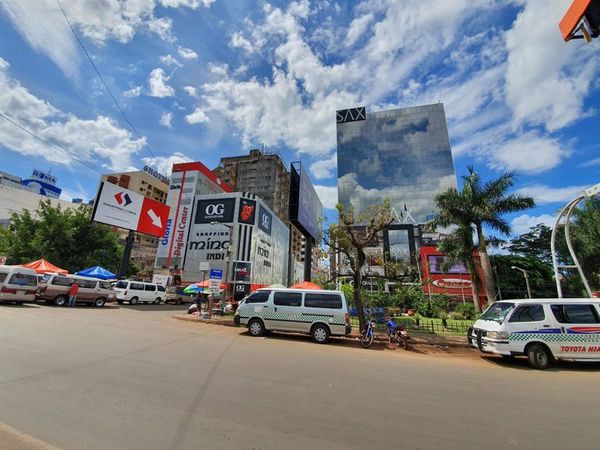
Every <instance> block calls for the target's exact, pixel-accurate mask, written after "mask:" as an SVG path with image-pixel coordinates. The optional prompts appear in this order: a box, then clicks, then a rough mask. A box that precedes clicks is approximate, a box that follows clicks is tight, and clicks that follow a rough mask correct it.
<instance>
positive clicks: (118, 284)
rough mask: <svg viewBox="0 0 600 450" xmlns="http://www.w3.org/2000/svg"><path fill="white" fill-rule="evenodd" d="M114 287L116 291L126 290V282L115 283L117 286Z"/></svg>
mask: <svg viewBox="0 0 600 450" xmlns="http://www.w3.org/2000/svg"><path fill="white" fill-rule="evenodd" d="M115 287H116V288H118V289H127V281H123V280H121V281H117V284H115Z"/></svg>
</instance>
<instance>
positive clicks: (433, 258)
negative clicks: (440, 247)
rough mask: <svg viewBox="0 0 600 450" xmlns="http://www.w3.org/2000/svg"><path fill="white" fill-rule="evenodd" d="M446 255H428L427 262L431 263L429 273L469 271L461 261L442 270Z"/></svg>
mask: <svg viewBox="0 0 600 450" xmlns="http://www.w3.org/2000/svg"><path fill="white" fill-rule="evenodd" d="M445 260H446V257H445V256H444V255H428V256H427V263H428V264H429V273H455V274H461V273H469V271H468V269H467V267H466V266H465V265H464V264H463V263H460V262H457V263H455V264H453V265H452V266H451V267H448V268H447V269H446V270H442V265H443V264H444V261H445Z"/></svg>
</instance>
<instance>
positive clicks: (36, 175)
mask: <svg viewBox="0 0 600 450" xmlns="http://www.w3.org/2000/svg"><path fill="white" fill-rule="evenodd" d="M31 178H33V179H36V180H40V181H43V182H44V183H48V184H52V185H55V184H56V177H55V176H54V175H50V174H49V173H44V172H42V171H41V170H37V169H33V172H32V173H31Z"/></svg>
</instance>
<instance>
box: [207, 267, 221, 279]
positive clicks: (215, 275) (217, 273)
mask: <svg viewBox="0 0 600 450" xmlns="http://www.w3.org/2000/svg"><path fill="white" fill-rule="evenodd" d="M209 278H210V279H211V280H222V279H223V271H222V270H221V269H210V277H209Z"/></svg>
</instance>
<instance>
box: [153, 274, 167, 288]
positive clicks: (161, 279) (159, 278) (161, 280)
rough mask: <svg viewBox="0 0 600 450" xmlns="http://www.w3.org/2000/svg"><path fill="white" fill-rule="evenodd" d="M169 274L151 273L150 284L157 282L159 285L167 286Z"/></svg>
mask: <svg viewBox="0 0 600 450" xmlns="http://www.w3.org/2000/svg"><path fill="white" fill-rule="evenodd" d="M169 278H171V277H170V276H169V275H158V274H155V275H152V284H158V285H159V286H165V287H166V286H167V285H168V284H169Z"/></svg>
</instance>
